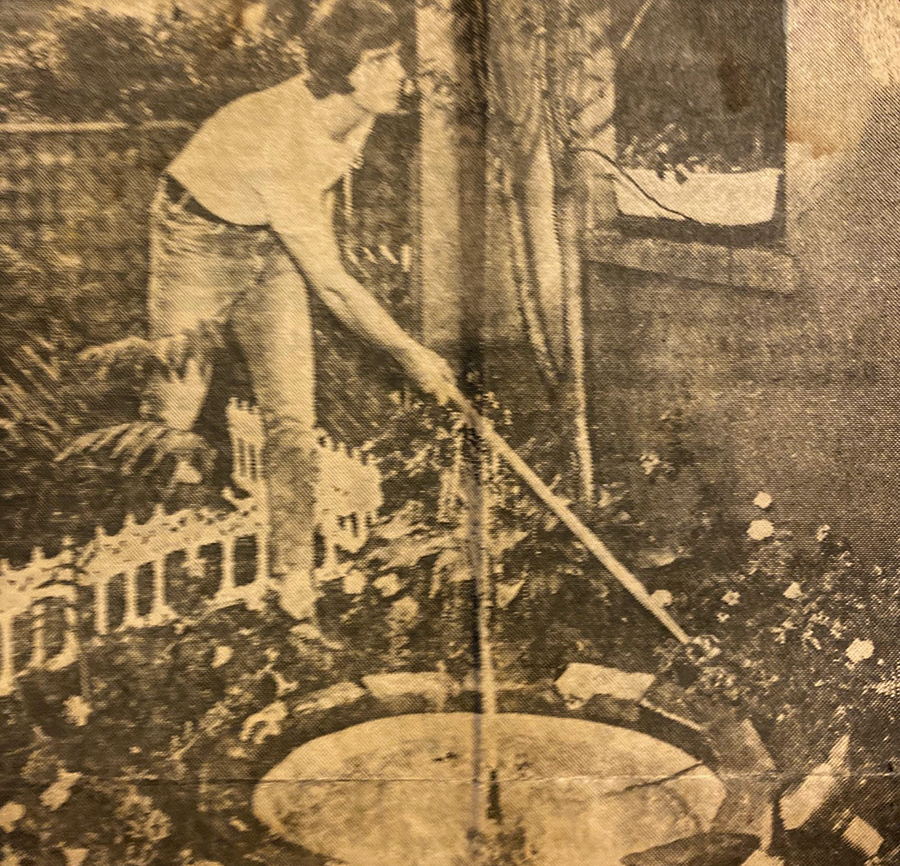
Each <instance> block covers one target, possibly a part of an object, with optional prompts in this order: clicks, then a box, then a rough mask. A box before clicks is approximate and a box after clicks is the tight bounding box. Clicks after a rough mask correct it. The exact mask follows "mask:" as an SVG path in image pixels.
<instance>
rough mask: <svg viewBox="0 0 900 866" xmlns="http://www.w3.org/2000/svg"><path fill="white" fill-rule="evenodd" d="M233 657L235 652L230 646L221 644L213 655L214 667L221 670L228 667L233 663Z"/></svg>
mask: <svg viewBox="0 0 900 866" xmlns="http://www.w3.org/2000/svg"><path fill="white" fill-rule="evenodd" d="M233 655H234V650H233V649H232V648H231V647H230V646H225V645H223V644H220V645H219V646H217V647H216V650H215V652H214V653H213V660H212V666H213V667H214V668H220V667H222V665H227V664H228V662H230V661H231V657H232V656H233Z"/></svg>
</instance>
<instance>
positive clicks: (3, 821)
mask: <svg viewBox="0 0 900 866" xmlns="http://www.w3.org/2000/svg"><path fill="white" fill-rule="evenodd" d="M24 817H25V807H24V806H23V805H22V804H21V803H17V802H16V801H15V800H10V801H9V802H7V803H4V804H3V806H2V807H0V830H3V832H4V833H12V831H13V830H15V829H16V824H18V823H19V821H21V820H22V819H23V818H24Z"/></svg>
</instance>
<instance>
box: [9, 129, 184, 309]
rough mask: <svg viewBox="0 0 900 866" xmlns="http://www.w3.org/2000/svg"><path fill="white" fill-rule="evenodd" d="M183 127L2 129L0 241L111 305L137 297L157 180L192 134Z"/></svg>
mask: <svg viewBox="0 0 900 866" xmlns="http://www.w3.org/2000/svg"><path fill="white" fill-rule="evenodd" d="M190 129H191V128H190V126H188V125H187V124H181V123H156V124H147V125H144V126H139V127H135V126H126V125H124V124H114V123H96V124H9V125H2V126H0V243H2V244H7V245H9V246H11V247H12V248H13V249H15V250H16V251H17V252H19V253H21V254H22V255H23V256H25V257H26V258H29V259H34V260H37V261H38V262H41V263H44V264H47V265H48V266H49V268H50V270H51V271H52V270H53V269H54V268H55V267H59V268H61V269H66V270H68V271H70V272H71V271H75V272H76V273H77V275H78V280H79V282H82V283H84V282H98V283H100V284H101V285H103V286H104V287H105V289H106V291H107V292H108V294H109V295H110V296H111V297H116V296H119V297H122V296H125V295H132V296H133V297H142V296H143V291H144V289H143V287H144V285H145V283H146V271H147V262H146V258H147V210H148V206H149V203H150V200H151V198H152V195H153V191H154V187H155V184H156V178H157V177H158V176H159V173H160V172H161V171H162V170H163V169H164V167H165V166H166V164H167V163H168V162H169V160H170V159H171V158H172V157H173V156H174V155H175V153H176V152H177V151H178V149H179V148H180V147H181V146H182V145H183V143H184V141H185V140H186V138H187V137H188V135H189V134H190Z"/></svg>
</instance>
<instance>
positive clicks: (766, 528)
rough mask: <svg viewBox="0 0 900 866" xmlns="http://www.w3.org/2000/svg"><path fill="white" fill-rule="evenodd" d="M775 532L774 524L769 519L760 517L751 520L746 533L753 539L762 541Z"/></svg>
mask: <svg viewBox="0 0 900 866" xmlns="http://www.w3.org/2000/svg"><path fill="white" fill-rule="evenodd" d="M774 534H775V526H774V525H773V523H772V521H771V520H766V519H765V518H761V519H758V520H752V521H751V522H750V526H748V527H747V535H749V536H750V538H752V539H753V540H754V541H764V540H765V539H767V538H771V537H772V536H773V535H774Z"/></svg>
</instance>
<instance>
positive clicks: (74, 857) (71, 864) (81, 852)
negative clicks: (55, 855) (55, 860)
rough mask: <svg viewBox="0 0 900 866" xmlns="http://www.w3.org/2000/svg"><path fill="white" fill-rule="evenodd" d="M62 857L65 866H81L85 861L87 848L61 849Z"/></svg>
mask: <svg viewBox="0 0 900 866" xmlns="http://www.w3.org/2000/svg"><path fill="white" fill-rule="evenodd" d="M62 852H63V857H65V858H66V866H81V864H82V863H84V861H85V860H86V859H87V855H88V853H89V852H88V849H87V848H63V849H62Z"/></svg>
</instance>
